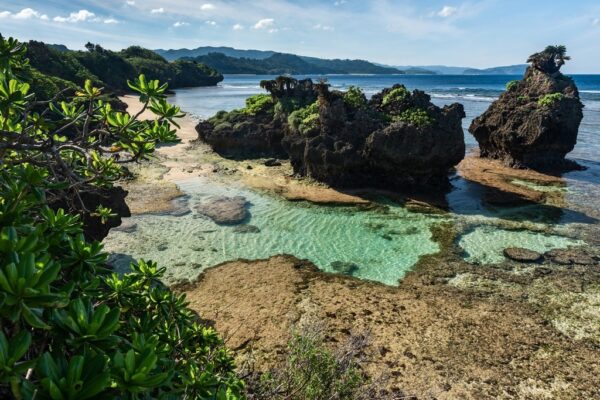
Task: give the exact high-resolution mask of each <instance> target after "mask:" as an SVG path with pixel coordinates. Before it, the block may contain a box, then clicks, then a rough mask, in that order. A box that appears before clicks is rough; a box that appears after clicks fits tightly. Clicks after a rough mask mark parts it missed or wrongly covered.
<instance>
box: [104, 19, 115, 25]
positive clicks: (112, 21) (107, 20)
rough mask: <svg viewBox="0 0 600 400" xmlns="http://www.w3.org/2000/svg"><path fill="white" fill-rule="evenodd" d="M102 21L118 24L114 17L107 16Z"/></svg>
mask: <svg viewBox="0 0 600 400" xmlns="http://www.w3.org/2000/svg"><path fill="white" fill-rule="evenodd" d="M104 23H105V24H118V23H119V21H117V20H116V19H114V18H108V19H105V20H104Z"/></svg>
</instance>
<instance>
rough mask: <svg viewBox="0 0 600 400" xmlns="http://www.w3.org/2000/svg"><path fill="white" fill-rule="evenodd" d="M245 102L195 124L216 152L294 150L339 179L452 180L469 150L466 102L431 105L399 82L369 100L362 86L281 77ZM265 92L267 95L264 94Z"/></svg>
mask: <svg viewBox="0 0 600 400" xmlns="http://www.w3.org/2000/svg"><path fill="white" fill-rule="evenodd" d="M261 87H263V88H265V89H266V90H267V91H269V92H270V94H271V95H270V96H268V95H259V96H254V97H251V98H249V99H248V100H247V102H246V104H247V107H246V108H245V109H243V110H237V111H233V112H230V113H224V112H221V113H219V114H217V115H216V116H215V117H213V118H211V119H210V120H208V121H204V122H202V123H200V124H199V125H198V126H197V130H198V133H199V136H200V139H202V140H204V141H205V142H207V143H209V144H210V145H211V146H212V147H213V149H215V150H216V151H217V152H219V153H221V154H225V155H236V156H243V157H246V158H251V157H261V156H265V155H266V154H269V155H270V156H272V157H281V155H282V154H285V155H286V156H289V158H290V160H291V164H292V167H293V168H294V172H295V173H296V174H297V175H301V176H307V177H310V178H313V179H316V180H318V181H321V182H325V183H327V184H329V185H331V186H335V187H348V188H351V187H368V186H375V187H384V188H391V189H397V188H420V187H423V186H435V187H449V184H448V171H449V170H450V169H451V168H452V167H453V166H455V165H456V164H458V163H459V162H460V161H461V160H462V159H463V157H464V155H465V143H464V135H463V130H462V126H461V120H462V118H464V117H465V114H464V110H463V107H462V105H460V104H453V105H451V106H446V107H444V108H439V107H437V106H435V105H433V104H432V103H431V101H430V97H429V96H428V95H427V94H425V93H424V92H422V91H419V90H415V91H414V92H412V93H410V92H409V91H408V90H406V88H405V87H404V86H401V85H396V86H394V87H392V88H389V89H386V90H384V91H382V92H381V93H379V94H376V95H375V96H373V98H372V99H371V100H370V101H367V99H366V97H365V95H364V94H363V93H362V91H360V89H357V88H354V87H353V88H350V89H349V90H348V91H347V92H340V91H330V90H329V85H327V84H325V83H324V82H320V83H317V84H314V83H313V82H312V81H311V80H308V79H307V80H301V81H297V80H295V79H293V78H290V77H279V78H277V79H275V80H272V81H263V82H261ZM261 96H262V97H261Z"/></svg>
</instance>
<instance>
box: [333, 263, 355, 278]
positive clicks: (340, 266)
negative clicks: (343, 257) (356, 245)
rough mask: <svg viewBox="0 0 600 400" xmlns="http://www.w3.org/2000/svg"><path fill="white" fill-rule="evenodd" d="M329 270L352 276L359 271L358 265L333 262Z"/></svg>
mask: <svg viewBox="0 0 600 400" xmlns="http://www.w3.org/2000/svg"><path fill="white" fill-rule="evenodd" d="M331 268H333V270H334V271H336V272H339V273H340V274H344V275H350V276H352V275H353V274H354V273H356V272H357V271H358V270H359V267H358V265H356V264H354V263H352V262H344V261H334V262H332V263H331Z"/></svg>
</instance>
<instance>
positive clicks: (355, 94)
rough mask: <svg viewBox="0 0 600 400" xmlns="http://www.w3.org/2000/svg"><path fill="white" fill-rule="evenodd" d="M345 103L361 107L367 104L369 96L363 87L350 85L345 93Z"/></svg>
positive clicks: (352, 106) (354, 107)
mask: <svg viewBox="0 0 600 400" xmlns="http://www.w3.org/2000/svg"><path fill="white" fill-rule="evenodd" d="M344 103H346V105H347V106H348V107H350V108H353V109H359V108H361V107H365V106H366V105H367V97H366V96H365V94H364V92H363V91H362V89H361V88H359V87H357V86H350V87H349V88H348V90H347V91H346V93H344Z"/></svg>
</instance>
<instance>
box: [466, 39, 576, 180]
mask: <svg viewBox="0 0 600 400" xmlns="http://www.w3.org/2000/svg"><path fill="white" fill-rule="evenodd" d="M569 59H570V58H569V57H568V56H567V55H566V48H565V47H564V46H548V47H547V48H546V49H545V50H544V51H542V52H539V53H535V54H533V55H532V56H530V57H529V60H528V62H530V63H531V66H530V67H529V68H528V69H527V71H526V73H525V77H524V78H523V79H522V80H520V81H512V82H509V83H508V85H507V90H506V92H505V93H504V94H502V96H500V98H499V99H498V100H497V101H495V102H494V103H492V105H491V106H490V108H489V109H488V110H487V111H486V112H485V113H484V114H483V115H481V116H480V117H478V118H476V119H475V120H474V121H473V123H472V124H471V127H470V128H469V131H470V132H471V133H472V134H473V136H475V139H477V141H478V142H479V148H480V155H481V157H486V158H493V159H499V160H502V161H503V162H504V163H505V164H507V165H508V166H511V167H517V168H519V167H528V168H533V169H541V170H552V169H564V168H572V167H574V166H575V165H574V162H570V161H568V160H565V156H566V154H567V153H569V152H570V151H572V150H573V148H574V147H575V144H576V143H577V133H578V130H579V124H580V123H581V120H582V119H583V111H582V110H583V104H582V103H581V101H580V99H579V92H578V90H577V86H576V85H575V82H574V81H573V80H572V79H571V78H569V77H566V76H564V75H563V74H562V73H561V72H560V68H561V67H562V65H564V63H565V60H569Z"/></svg>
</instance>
